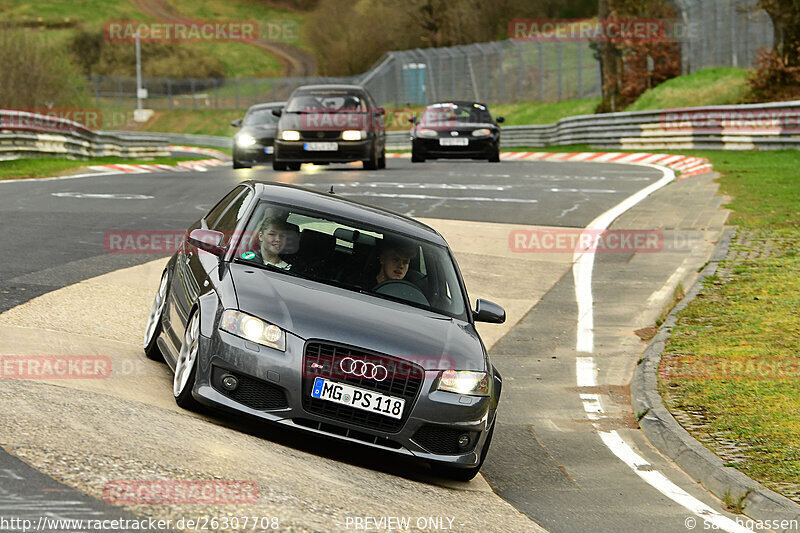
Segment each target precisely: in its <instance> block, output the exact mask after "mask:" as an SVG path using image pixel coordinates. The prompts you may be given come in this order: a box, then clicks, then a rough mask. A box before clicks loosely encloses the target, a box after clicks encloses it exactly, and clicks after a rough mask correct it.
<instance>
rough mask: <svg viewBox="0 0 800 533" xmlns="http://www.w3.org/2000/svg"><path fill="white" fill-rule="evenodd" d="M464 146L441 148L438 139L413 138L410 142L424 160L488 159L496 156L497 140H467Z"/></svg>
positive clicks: (482, 138) (483, 138) (485, 138)
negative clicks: (467, 142)
mask: <svg viewBox="0 0 800 533" xmlns="http://www.w3.org/2000/svg"><path fill="white" fill-rule="evenodd" d="M468 141H469V144H467V145H466V146H441V145H440V144H439V138H438V137H435V138H422V137H415V138H414V139H412V141H411V145H412V148H413V150H414V152H415V153H416V154H417V155H418V156H420V157H424V158H430V159H434V158H448V159H472V158H480V159H488V158H490V157H492V156H494V155H495V154H497V150H498V146H499V140H498V139H495V138H492V137H478V138H468Z"/></svg>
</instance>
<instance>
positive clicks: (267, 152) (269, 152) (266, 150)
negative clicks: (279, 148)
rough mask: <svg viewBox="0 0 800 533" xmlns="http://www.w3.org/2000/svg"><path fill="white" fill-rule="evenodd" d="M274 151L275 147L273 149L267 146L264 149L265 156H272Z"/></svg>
mask: <svg viewBox="0 0 800 533" xmlns="http://www.w3.org/2000/svg"><path fill="white" fill-rule="evenodd" d="M272 150H273V147H272V146H265V147H264V153H265V154H271V153H272Z"/></svg>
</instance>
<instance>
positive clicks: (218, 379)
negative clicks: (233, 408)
mask: <svg viewBox="0 0 800 533" xmlns="http://www.w3.org/2000/svg"><path fill="white" fill-rule="evenodd" d="M226 374H231V375H232V376H234V377H235V378H236V379H238V380H239V386H238V387H236V389H235V390H233V391H229V390H226V389H225V388H223V387H222V376H224V375H226ZM211 386H212V387H214V389H216V390H217V391H218V392H220V393H222V394H224V395H225V396H227V397H228V398H230V399H231V400H233V401H235V402H239V403H240V404H242V405H246V406H247V407H249V408H251V409H256V410H258V411H266V410H269V409H285V408H286V407H289V401H288V400H287V399H286V392H285V391H284V390H283V389H282V388H280V387H278V386H275V385H273V384H271V383H268V382H266V381H261V380H260V379H256V378H254V377H251V376H248V375H246V374H240V373H238V372H232V371H230V370H225V369H223V368H220V367H218V366H214V367H213V371H212V373H211Z"/></svg>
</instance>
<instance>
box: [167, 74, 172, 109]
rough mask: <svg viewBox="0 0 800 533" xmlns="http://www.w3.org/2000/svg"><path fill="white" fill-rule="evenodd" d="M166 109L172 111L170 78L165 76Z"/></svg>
mask: <svg viewBox="0 0 800 533" xmlns="http://www.w3.org/2000/svg"><path fill="white" fill-rule="evenodd" d="M167 109H169V110H170V111H172V78H167Z"/></svg>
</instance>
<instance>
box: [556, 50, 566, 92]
mask: <svg viewBox="0 0 800 533" xmlns="http://www.w3.org/2000/svg"><path fill="white" fill-rule="evenodd" d="M556 51H557V52H558V101H559V102H560V101H561V90H562V87H561V86H562V83H563V80H562V78H563V75H564V46H563V43H562V42H561V41H558V42H557V43H556Z"/></svg>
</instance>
